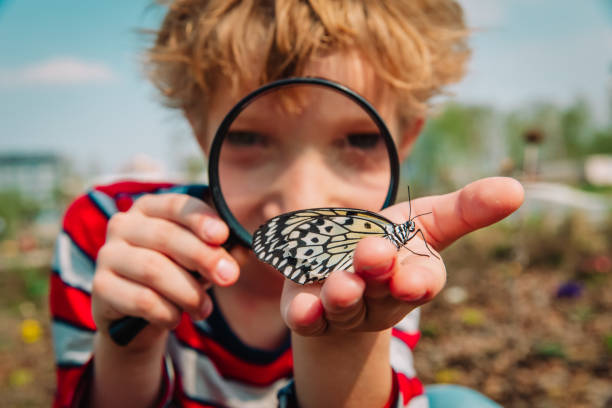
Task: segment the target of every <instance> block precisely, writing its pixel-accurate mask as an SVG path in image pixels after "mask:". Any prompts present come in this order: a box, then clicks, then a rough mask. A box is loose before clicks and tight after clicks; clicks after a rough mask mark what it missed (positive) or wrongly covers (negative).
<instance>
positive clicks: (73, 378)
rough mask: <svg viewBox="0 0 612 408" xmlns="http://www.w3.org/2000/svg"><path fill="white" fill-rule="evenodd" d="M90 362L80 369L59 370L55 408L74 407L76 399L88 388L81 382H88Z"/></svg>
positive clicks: (62, 368) (61, 368) (57, 371)
mask: <svg viewBox="0 0 612 408" xmlns="http://www.w3.org/2000/svg"><path fill="white" fill-rule="evenodd" d="M90 362H91V360H90ZM90 362H88V363H87V364H84V365H82V366H80V367H69V368H66V367H60V368H57V370H56V375H57V389H56V391H55V398H54V399H53V408H64V407H66V408H67V407H71V406H74V402H75V401H74V399H75V397H77V398H78V397H79V396H81V395H80V394H81V393H82V392H83V391H84V389H83V387H84V386H86V384H85V383H81V380H83V381H86V379H87V378H86V377H87V376H86V375H85V374H86V371H87V369H88V367H89V365H90Z"/></svg>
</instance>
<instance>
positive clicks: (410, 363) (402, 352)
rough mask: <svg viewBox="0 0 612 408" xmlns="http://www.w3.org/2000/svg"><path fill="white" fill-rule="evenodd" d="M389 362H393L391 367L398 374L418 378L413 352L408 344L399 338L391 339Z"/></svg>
mask: <svg viewBox="0 0 612 408" xmlns="http://www.w3.org/2000/svg"><path fill="white" fill-rule="evenodd" d="M389 361H390V362H391V367H393V369H394V370H395V371H397V372H398V373H402V374H404V375H406V376H407V377H414V376H416V370H415V369H414V359H413V357H412V351H411V350H410V347H408V345H407V344H406V343H404V342H403V341H402V340H400V339H398V338H397V337H391V347H390V350H389Z"/></svg>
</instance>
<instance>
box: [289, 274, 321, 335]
mask: <svg viewBox="0 0 612 408" xmlns="http://www.w3.org/2000/svg"><path fill="white" fill-rule="evenodd" d="M319 290H320V285H317V284H313V285H299V284H297V283H295V282H292V281H291V280H289V279H286V280H285V284H284V288H283V292H282V293H283V294H282V299H281V305H283V308H282V314H283V319H284V320H285V323H286V324H287V326H288V327H289V329H291V331H293V332H295V333H297V334H299V335H302V336H319V335H321V334H323V333H324V332H325V331H326V329H327V322H326V321H325V319H324V309H323V305H322V303H321V300H320V299H319V297H318V292H319Z"/></svg>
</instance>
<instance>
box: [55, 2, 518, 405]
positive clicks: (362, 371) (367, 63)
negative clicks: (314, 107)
mask: <svg viewBox="0 0 612 408" xmlns="http://www.w3.org/2000/svg"><path fill="white" fill-rule="evenodd" d="M465 35H466V29H465V27H464V24H463V20H462V13H461V9H460V8H459V6H458V5H457V4H456V3H455V2H454V1H452V0H420V1H415V0H405V1H400V0H387V1H371V2H370V1H364V2H358V1H354V0H338V1H322V0H321V1H315V0H311V1H308V2H305V1H298V0H285V1H280V0H279V1H276V2H272V1H266V0H243V1H239V0H234V1H220V0H219V1H205V0H176V1H174V2H172V3H171V4H170V5H169V11H168V14H167V16H166V18H165V20H164V22H163V25H162V27H161V30H160V31H159V33H158V35H157V40H156V43H155V45H154V46H153V47H152V49H151V50H150V61H149V62H150V68H151V76H152V78H153V80H154V82H155V83H156V84H157V85H158V87H159V88H160V89H161V91H162V93H163V94H164V95H165V96H166V98H167V101H168V103H169V104H170V105H171V106H174V107H179V108H181V109H182V110H183V112H184V114H185V116H186V118H187V119H188V120H189V122H190V123H191V125H192V128H193V131H194V134H195V136H196V138H197V140H198V142H199V144H200V146H201V147H202V150H203V152H207V151H208V149H209V144H210V141H211V138H212V135H213V134H214V130H215V129H216V127H217V126H218V124H219V123H220V121H221V120H222V118H223V116H224V114H225V113H226V112H227V111H228V110H229V109H230V108H231V107H232V105H233V104H234V103H235V102H236V101H237V100H238V99H239V98H240V97H241V96H243V95H245V94H246V93H247V92H248V91H250V90H252V89H254V88H256V87H257V86H259V85H261V84H263V83H266V82H268V81H271V80H274V79H278V78H282V77H288V76H298V75H299V76H306V75H310V76H320V77H326V78H328V79H331V80H335V81H337V82H341V83H343V84H344V85H347V86H349V87H350V88H352V89H354V90H356V91H357V92H359V93H361V94H363V95H364V96H365V97H366V98H367V99H369V100H371V101H373V103H374V105H375V107H376V108H377V109H378V110H380V111H381V112H386V113H385V115H384V118H385V120H386V122H387V123H388V124H389V126H390V127H391V128H392V133H393V134H394V138H395V140H396V143H397V146H398V152H399V154H400V159H404V158H405V157H406V156H407V155H408V153H409V151H410V148H411V146H412V144H413V142H414V141H415V139H416V137H417V136H418V133H419V131H420V129H421V128H422V126H423V123H424V119H423V118H424V116H425V113H426V112H425V111H426V103H427V100H428V99H429V98H430V97H431V96H432V95H434V94H436V93H438V92H440V90H441V87H442V86H443V85H446V84H448V83H450V82H453V81H456V80H458V79H459V78H460V77H461V74H462V72H463V65H464V63H465V60H466V58H467V55H468V50H467V48H466V45H465ZM314 171H315V172H316V169H315V170H314ZM312 180H313V173H312V170H311V171H309V172H304V171H295V172H293V173H290V175H289V176H287V180H286V184H285V187H286V188H283V189H280V190H279V191H278V192H277V193H276V194H274V195H273V196H272V195H270V196H269V197H268V198H267V201H266V202H265V203H262V205H261V206H258V207H256V208H255V207H254V208H251V210H252V212H251V213H250V214H251V218H250V221H251V222H252V223H253V224H254V225H257V224H260V223H262V222H264V221H265V220H266V219H268V218H270V217H272V216H274V215H277V214H279V213H282V212H288V211H291V210H295V209H301V208H308V207H315V206H321V205H332V204H333V205H335V206H350V207H358V206H359V200H358V199H356V198H355V199H352V200H350V199H343V200H340V201H338V200H335V199H334V198H333V197H332V195H333V186H331V187H330V186H324V185H323V186H322V185H319V184H313V183H312ZM205 194H206V190H205V188H204V187H201V186H171V185H169V184H142V183H118V184H114V185H111V186H103V187H97V188H94V189H93V190H92V191H91V192H90V193H89V194H87V195H86V196H83V197H81V198H79V199H77V200H76V201H75V203H73V205H72V206H71V207H70V208H69V210H68V212H67V214H66V216H65V220H64V231H63V233H62V235H61V236H60V238H59V240H58V252H57V257H56V263H55V268H54V269H55V272H56V273H54V274H53V276H52V285H51V287H52V288H51V306H52V313H53V316H54V323H53V330H54V342H55V349H56V359H57V361H58V393H57V395H56V401H55V402H56V405H57V406H68V405H76V404H83V405H87V406H95V407H98V406H100V407H102V406H110V407H118V406H129V407H140V406H143V407H144V406H165V405H172V404H175V405H181V406H182V405H184V406H190V407H191V406H193V407H201V406H215V407H216V406H236V407H260V406H261V407H264V406H276V404H277V403H279V401H280V403H281V405H283V404H285V405H287V404H288V405H299V406H300V407H340V406H343V407H383V406H393V407H395V406H411V407H415V406H426V405H427V398H426V397H425V396H424V395H423V387H422V386H421V384H420V382H419V381H418V379H416V377H415V375H414V370H413V368H412V364H411V358H412V356H411V354H410V348H411V347H414V344H415V343H416V340H417V339H418V332H417V329H416V321H415V319H418V315H416V314H415V313H418V309H417V310H416V311H414V310H415V308H416V307H417V306H419V305H421V304H423V303H425V302H428V301H429V300H431V299H432V298H433V297H435V295H436V294H437V293H438V292H439V291H440V290H441V288H442V287H443V285H444V281H445V269H444V265H443V264H442V262H441V261H440V260H438V259H437V258H435V257H419V256H414V255H412V254H411V253H410V252H408V251H405V250H402V251H400V252H399V253H398V252H397V251H396V250H395V248H394V247H393V246H392V245H391V244H390V243H389V242H386V241H385V240H382V239H365V240H363V241H362V242H360V243H359V245H358V247H357V249H356V251H355V257H354V267H355V273H354V274H353V273H348V272H345V271H337V272H334V273H332V275H331V276H330V277H329V278H328V279H327V280H326V281H325V282H324V283H323V284H322V285H308V286H300V285H297V284H294V283H293V282H291V281H288V280H285V279H284V278H283V276H282V275H281V274H280V273H278V272H276V271H274V270H271V268H269V267H266V266H264V265H263V264H262V263H260V262H258V261H257V260H256V259H255V258H254V255H253V253H252V252H251V251H247V250H245V249H243V248H242V249H241V248H235V249H233V250H231V251H230V252H227V251H225V250H224V249H223V248H222V247H221V246H220V245H221V244H222V243H223V242H224V241H225V240H226V239H227V237H228V229H227V226H226V225H225V224H224V223H223V222H222V221H221V220H220V219H219V218H218V216H217V215H216V214H215V212H214V210H213V209H211V208H210V207H209V206H207V205H206V204H205V203H204V202H203V201H202V200H201V198H202V197H203V196H204V195H205ZM522 197H523V191H522V188H521V187H520V185H519V184H518V183H517V182H515V181H513V180H510V179H485V180H480V181H478V182H475V183H472V184H470V185H468V186H467V187H465V188H463V189H462V190H460V191H457V192H455V193H451V194H447V195H444V196H436V197H428V198H423V199H418V200H414V202H413V203H412V207H413V208H412V212H413V214H420V213H425V212H429V211H431V212H432V215H431V216H428V217H421V218H419V220H418V223H419V226H420V228H421V229H422V230H423V232H424V234H425V237H426V238H427V240H428V243H429V245H430V246H431V247H433V248H434V249H435V250H438V251H439V250H441V249H443V248H444V247H446V246H447V245H449V244H450V243H451V242H452V241H454V240H455V239H457V238H459V237H460V236H461V235H464V234H466V233H468V232H470V231H473V230H474V229H477V228H481V227H483V226H485V225H488V224H491V223H493V222H496V221H498V220H499V219H501V218H503V217H505V216H506V215H508V214H510V213H511V212H512V211H514V210H515V209H516V208H518V207H519V206H520V204H521V202H522ZM408 207H409V206H408V203H400V204H397V205H395V206H393V207H391V208H389V209H386V210H385V211H383V212H382V213H383V214H384V215H386V216H387V217H388V218H390V219H392V220H394V221H396V222H399V221H404V220H406V219H407V217H408ZM190 270H191V271H197V272H198V273H199V274H200V275H201V279H200V280H197V279H195V278H193V276H191V275H190V274H189V273H188V272H187V271H190ZM279 305H280V307H279ZM411 311H412V313H411ZM183 312H185V313H183ZM123 316H139V317H143V318H145V319H146V320H148V321H149V322H150V323H151V324H150V325H149V326H147V327H146V328H145V329H144V330H143V331H142V332H141V333H140V334H139V335H138V336H137V337H136V338H135V339H134V340H133V341H132V342H131V343H130V344H129V345H127V346H125V347H120V346H117V345H116V344H114V343H113V341H112V340H111V339H110V338H109V336H108V326H109V324H110V323H111V322H112V321H114V320H116V319H119V318H121V317H123ZM394 326H395V327H394ZM279 390H280V392H279ZM277 394H278V396H277Z"/></svg>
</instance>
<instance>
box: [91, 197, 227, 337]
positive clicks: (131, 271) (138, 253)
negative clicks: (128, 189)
mask: <svg viewBox="0 0 612 408" xmlns="http://www.w3.org/2000/svg"><path fill="white" fill-rule="evenodd" d="M228 235H229V230H228V228H227V226H226V225H225V223H223V222H222V221H221V220H220V218H219V217H218V216H217V215H216V214H215V212H214V211H213V210H212V209H211V208H210V207H209V206H207V205H206V204H205V203H204V202H202V201H201V200H198V199H196V198H194V197H191V196H188V195H183V194H159V195H145V196H142V197H141V198H139V199H138V200H137V201H136V202H135V203H134V204H133V205H132V207H131V208H130V209H129V211H127V212H120V213H117V214H115V215H113V217H112V218H111V219H110V220H109V222H108V228H107V235H106V242H105V244H104V245H103V246H102V248H101V249H100V251H99V253H98V257H97V262H96V272H95V275H94V279H93V288H92V313H93V318H94V321H95V323H96V326H97V328H98V332H99V333H101V334H102V335H106V333H107V331H108V326H109V324H110V323H111V322H112V321H114V320H117V319H119V318H121V317H124V316H134V317H142V318H143V319H145V320H147V321H148V322H150V323H151V324H150V325H149V326H148V327H147V328H145V329H144V330H143V332H147V334H146V335H142V334H141V335H139V336H137V338H136V339H134V341H133V342H131V343H130V347H131V348H132V349H136V348H144V349H147V348H148V347H150V346H152V345H154V344H157V343H159V341H160V339H165V334H166V333H167V331H168V330H170V329H173V328H175V327H176V326H177V325H178V323H179V322H180V318H181V313H182V311H185V312H187V313H189V314H190V315H191V317H192V318H193V319H194V320H200V319H204V318H206V317H207V316H208V315H209V314H210V312H211V311H212V301H211V299H210V298H209V296H208V295H207V294H206V289H207V288H208V287H209V286H210V285H211V284H215V285H220V286H228V285H231V284H233V283H234V282H235V281H236V280H237V279H238V275H239V268H238V264H237V263H236V261H235V260H234V259H233V258H232V257H231V256H230V255H229V254H228V253H227V252H226V251H225V249H223V248H222V247H221V246H220V245H221V244H222V243H223V242H225V241H226V240H227V237H228ZM190 271H194V272H195V276H194V274H192V273H193V272H190Z"/></svg>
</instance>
